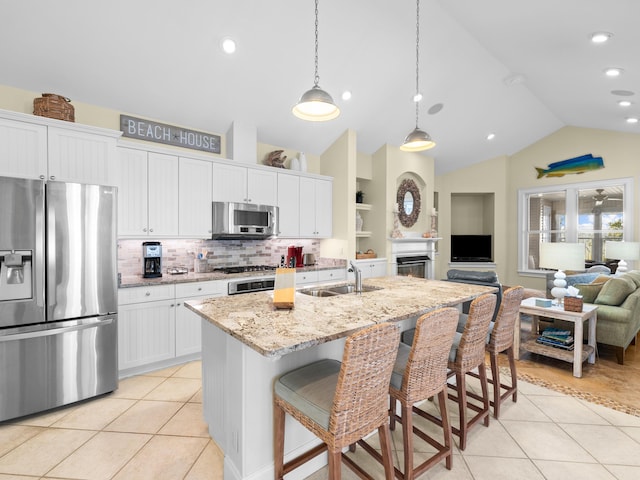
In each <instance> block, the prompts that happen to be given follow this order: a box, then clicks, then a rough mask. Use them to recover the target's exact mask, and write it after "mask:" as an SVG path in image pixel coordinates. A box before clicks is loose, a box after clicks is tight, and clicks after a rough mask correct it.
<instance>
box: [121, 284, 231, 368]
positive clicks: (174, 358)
mask: <svg viewBox="0 0 640 480" xmlns="http://www.w3.org/2000/svg"><path fill="white" fill-rule="evenodd" d="M226 289H227V282H226V281H210V282H195V283H185V284H177V285H158V286H151V287H132V288H121V289H120V290H119V312H118V370H119V372H120V376H121V377H126V376H129V375H134V374H138V373H142V372H146V371H150V370H155V369H157V368H162V367H166V366H170V365H173V364H177V363H182V362H184V361H186V360H189V359H193V358H197V357H198V356H199V355H200V351H201V349H202V343H201V319H200V317H199V316H197V315H196V314H195V313H193V312H192V311H190V310H189V309H187V307H185V306H184V302H185V301H189V300H202V299H204V298H208V297H213V296H221V295H226Z"/></svg>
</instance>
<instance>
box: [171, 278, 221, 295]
mask: <svg viewBox="0 0 640 480" xmlns="http://www.w3.org/2000/svg"><path fill="white" fill-rule="evenodd" d="M226 294H227V281H226V280H212V281H209V282H193V283H179V284H177V285H176V298H182V297H197V296H201V295H215V296H219V295H226Z"/></svg>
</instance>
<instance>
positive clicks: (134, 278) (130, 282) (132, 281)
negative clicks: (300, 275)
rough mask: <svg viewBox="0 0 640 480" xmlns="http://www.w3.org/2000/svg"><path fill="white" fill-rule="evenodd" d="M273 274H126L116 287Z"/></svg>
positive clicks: (305, 269)
mask: <svg viewBox="0 0 640 480" xmlns="http://www.w3.org/2000/svg"><path fill="white" fill-rule="evenodd" d="M336 268H344V266H340V265H323V266H317V267H301V268H298V269H296V271H297V272H313V271H320V270H334V269H336ZM267 275H270V276H273V275H275V271H259V272H244V273H221V272H209V273H194V272H192V271H191V272H189V273H183V274H179V275H169V274H163V275H162V277H159V278H143V277H142V275H126V276H122V278H121V280H120V284H119V285H118V288H130V287H147V286H152V285H166V284H174V283H188V282H206V281H208V280H235V279H238V278H255V277H264V276H267Z"/></svg>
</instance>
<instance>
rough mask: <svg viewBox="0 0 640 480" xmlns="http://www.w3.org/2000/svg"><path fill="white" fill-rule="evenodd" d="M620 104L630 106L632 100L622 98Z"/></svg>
mask: <svg viewBox="0 0 640 480" xmlns="http://www.w3.org/2000/svg"><path fill="white" fill-rule="evenodd" d="M618 105H620V106H621V107H630V106H631V102H630V101H629V100H620V101H619V102H618Z"/></svg>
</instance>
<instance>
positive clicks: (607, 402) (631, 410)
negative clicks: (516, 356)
mask: <svg viewBox="0 0 640 480" xmlns="http://www.w3.org/2000/svg"><path fill="white" fill-rule="evenodd" d="M500 372H501V375H505V376H507V378H508V376H509V375H510V373H509V368H508V367H500ZM518 380H522V381H523V382H527V383H531V384H532V385H537V386H539V387H544V388H548V389H549V390H553V391H555V392H560V393H564V394H565V395H570V396H572V397H575V398H580V399H582V400H586V401H587V402H591V403H595V404H596V405H601V406H603V407H607V408H611V409H612V410H617V411H619V412H622V413H627V414H629V415H634V416H636V417H640V408H636V407H631V406H629V405H624V404H622V403H620V402H618V401H616V400H614V399H611V398H606V397H603V396H600V395H594V394H593V393H590V392H584V391H580V390H577V389H575V388H573V387H569V386H567V385H560V384H558V383H553V382H550V381H548V380H544V379H541V378H536V377H534V376H532V375H529V374H526V373H518Z"/></svg>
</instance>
